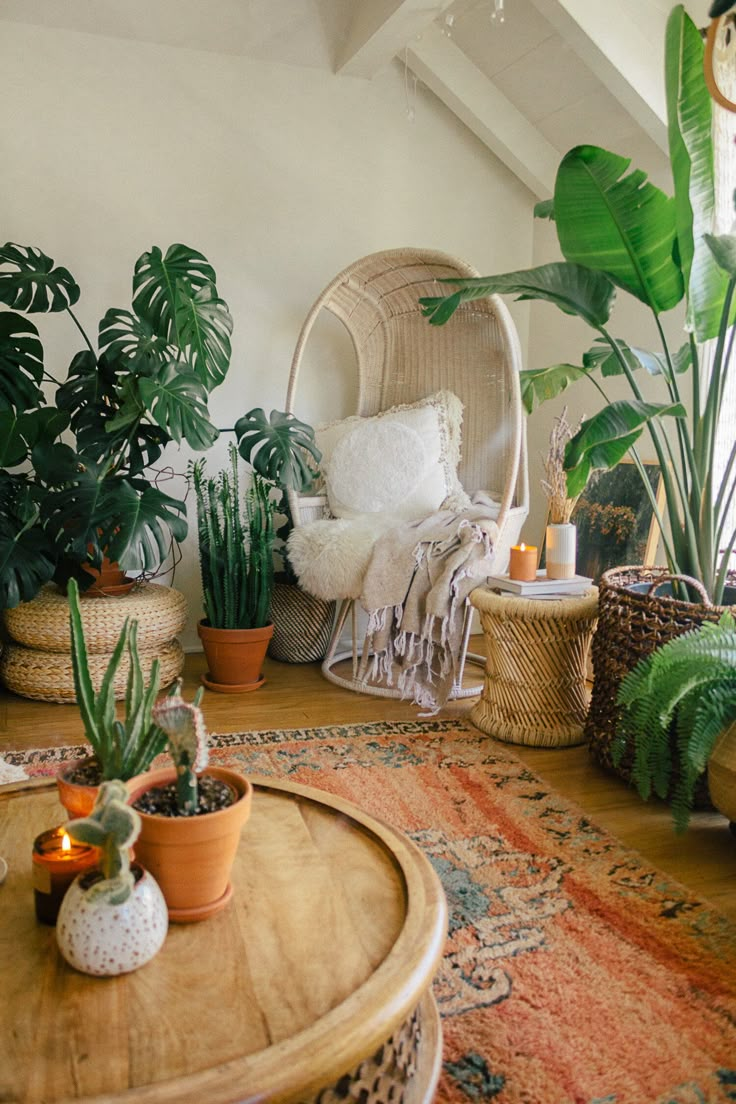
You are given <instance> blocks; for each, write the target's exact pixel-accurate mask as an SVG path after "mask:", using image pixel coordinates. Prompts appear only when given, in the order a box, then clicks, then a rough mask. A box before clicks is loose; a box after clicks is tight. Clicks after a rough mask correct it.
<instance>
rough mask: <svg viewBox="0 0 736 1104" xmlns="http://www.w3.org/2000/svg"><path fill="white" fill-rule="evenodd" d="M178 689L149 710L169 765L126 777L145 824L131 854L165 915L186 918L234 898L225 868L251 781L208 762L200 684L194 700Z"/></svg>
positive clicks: (214, 910)
mask: <svg viewBox="0 0 736 1104" xmlns="http://www.w3.org/2000/svg"><path fill="white" fill-rule="evenodd" d="M180 690H181V687H180V684H177V686H176V687H175V691H174V693H173V694H170V695H169V696H168V697H167V698H164V699H162V700H161V701H160V702H159V703H158V705H157V706H156V707H155V709H154V719H155V721H156V723H157V725H159V727H160V728H161V729H162V731H163V732H164V733H165V734H166V737H167V739H168V750H169V753H170V754H171V757H172V759H173V767H171V768H162V769H159V770H153V771H149V772H148V773H146V774H143V775H140V776H139V777H138V778H133V779H131V780H130V781H129V782H128V792H129V794H130V802H131V804H132V805H133V807H134V808H135V809H136V811H137V812H138V813H139V814H140V817H141V824H142V828H141V834H140V837H139V839H138V843H137V846H136V857H137V858H138V860H139V861H140V862H141V864H142V865H143V866H144V867H145V868H146V870H150V871H151V872H152V873H153V875H154V877H155V879H156V881H157V882H158V884H159V885H160V886H161V890H162V892H163V894H164V897H165V899H166V904H167V905H168V909H169V918H170V919H171V920H176V921H179V922H183V923H186V922H190V921H195V920H204V919H205V918H207V917H209V916H213V915H214V914H215V913H217V912H219V911H220V910H221V909H223V908H225V906H226V905H227V904H228V902H229V901H230V899H231V897H232V892H233V891H232V885H231V884H230V871H231V867H232V864H233V861H234V858H235V854H236V852H237V849H238V843H239V840H240V832H241V829H242V827H243V824H244V823H245V822H246V820H247V819H248V816H249V814H250V806H251V800H252V795H253V787H252V786H251V783H250V782H249V781H248V779H247V778H245V777H244V775H242V774H240V773H239V772H237V771H234V770H229V769H227V768H224V767H210V766H208V760H209V751H208V747H207V731H206V729H205V725H204V719H203V717H202V712H201V710H200V708H199V702H200V700H201V696H202V693H203V690H202V687H200V688H199V690H198V691H197V694H196V695H195V698H194V701H193V702H186V701H184V700H183V698H182V697H181V692H180Z"/></svg>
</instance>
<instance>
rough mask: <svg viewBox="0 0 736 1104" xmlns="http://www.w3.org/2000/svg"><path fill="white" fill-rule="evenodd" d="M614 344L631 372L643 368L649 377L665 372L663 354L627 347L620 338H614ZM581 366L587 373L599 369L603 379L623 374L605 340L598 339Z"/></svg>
mask: <svg viewBox="0 0 736 1104" xmlns="http://www.w3.org/2000/svg"><path fill="white" fill-rule="evenodd" d="M616 344H617V345H618V347H619V349H620V350H621V354H622V355H623V358H624V360H625V361H626V363H627V364H628V366H629V368H630V369H631V371H632V372H637V371H638V370H639V369H640V368H644V369H645V371H647V372H648V373H649V375H650V376H660V375H662V372H663V371H666V369H667V361H666V360H665V357H664V354H663V353H653V352H650V351H649V350H648V349H639V348H637V346H635V345H628V344H627V343H626V342H625V341H623V340H622V339H621V338H616ZM583 365H584V367H585V368H586V369H588V371H591V370H594V369H600V373H601V375H602V376H604V377H606V376H621V375H623V374H624V370H623V368H622V366H621V362H620V360H619V359H618V357H617V356H616V354H615V353H614V351H613V349H612V348H611V346H610V345H609V343H608V342H607V341H606V340H605V338H599V339H598V341H597V342H596V344H595V345H593V347H592V348H590V349H589V350H588V351H587V353H584V354H583Z"/></svg>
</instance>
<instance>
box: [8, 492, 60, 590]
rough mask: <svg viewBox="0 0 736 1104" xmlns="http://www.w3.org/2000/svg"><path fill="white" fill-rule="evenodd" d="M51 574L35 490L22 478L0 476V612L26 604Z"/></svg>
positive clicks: (49, 552)
mask: <svg viewBox="0 0 736 1104" xmlns="http://www.w3.org/2000/svg"><path fill="white" fill-rule="evenodd" d="M53 570H54V556H53V548H52V546H51V544H50V542H49V540H48V538H47V537H46V535H45V533H44V532H43V530H42V529H41V527H40V525H39V524H38V505H37V503H36V488H35V487H34V486H33V484H32V483H31V482H30V481H29V479H28V477H27V475H26V474H20V475H15V474H12V475H11V474H10V473H8V472H0V608H2V609H12V608H13V607H14V606H17V605H18V603H19V602H30V600H31V599H32V598H34V597H35V596H36V594H37V593H38V591H39V590H40V588H41V587H42V586H43V584H44V583H47V582H48V581H49V579H50V578H51V576H52V574H53Z"/></svg>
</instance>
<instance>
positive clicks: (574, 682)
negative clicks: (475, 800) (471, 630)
mask: <svg viewBox="0 0 736 1104" xmlns="http://www.w3.org/2000/svg"><path fill="white" fill-rule="evenodd" d="M470 601H471V603H472V605H474V606H475V608H476V609H477V610H478V612H479V615H480V621H481V625H482V627H483V634H484V636H485V642H486V654H487V657H488V658H487V664H486V671H485V676H484V680H483V691H482V693H481V697H480V699H479V701H478V702H477V703H476V704H475V705H474V706H473V709H472V712H471V714H470V716H471V720H472V721H473V724H475V725H477V727H478V728H480V729H481V730H482V731H483V732H487V733H488V734H489V735H491V736H495V737H496V739H498V740H505V741H508V742H509V743H514V744H526V745H527V746H533V747H569V746H570V745H572V744H581V743H582V742H583V726H584V724H585V716H586V713H587V709H588V695H587V689H586V670H587V660H588V652H589V650H590V643H591V638H592V635H593V630H594V628H595V623H596V616H597V591H596V589H595V587H591V589H590V591H589V593H587V594H585V595H583V596H582V597H579V598H577V597H576V598H560V599H559V600H556V601H539V600H535V599H530V598H517V597H511V596H509V595H507V594H498V593H496V592H494V591H493V590H490V589H488V588H487V587H479V588H478V589H477V590H474V591H473V592H472V593H471V595H470Z"/></svg>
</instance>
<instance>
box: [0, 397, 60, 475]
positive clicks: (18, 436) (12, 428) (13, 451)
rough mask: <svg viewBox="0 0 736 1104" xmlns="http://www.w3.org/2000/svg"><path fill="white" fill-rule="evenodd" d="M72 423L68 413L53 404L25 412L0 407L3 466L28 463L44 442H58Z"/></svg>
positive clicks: (11, 466)
mask: <svg viewBox="0 0 736 1104" xmlns="http://www.w3.org/2000/svg"><path fill="white" fill-rule="evenodd" d="M68 425H69V419H68V418H67V417H66V415H65V414H63V413H62V412H60V411H58V410H54V408H53V407H49V406H43V407H41V409H40V410H29V411H27V412H26V413H24V414H15V413H14V412H13V411H12V410H0V468H15V467H17V466H18V465H19V464H22V463H24V461H25V460H27V459H28V455H29V453H30V452H31V450H32V449H33V448H35V446H36V445H37V444H38V443H39V442H40V441H45V442H48V443H50V442H52V441H54V440H55V439H56V438H57V437H58V436H59V434H60V433H63V431H64V430H65V429H66V427H67V426H68Z"/></svg>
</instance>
